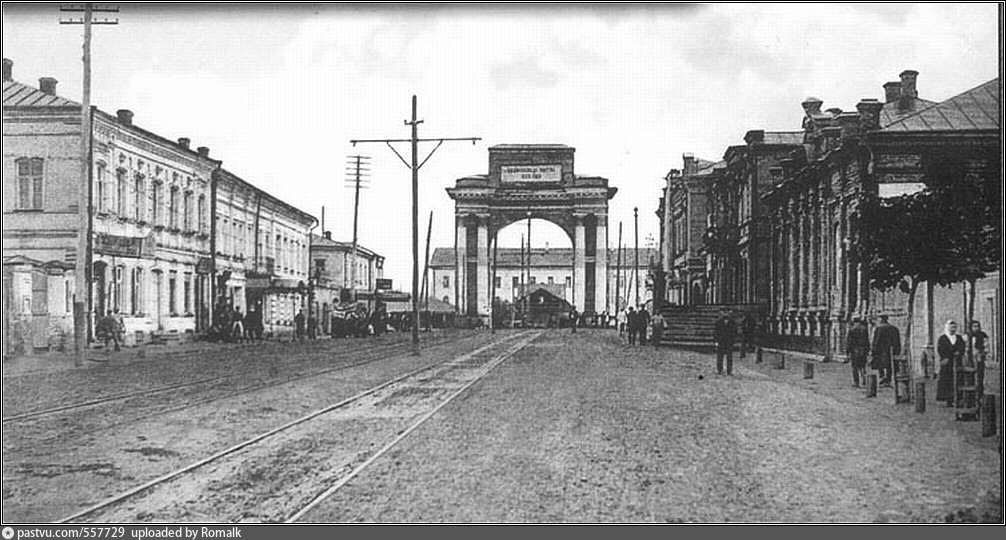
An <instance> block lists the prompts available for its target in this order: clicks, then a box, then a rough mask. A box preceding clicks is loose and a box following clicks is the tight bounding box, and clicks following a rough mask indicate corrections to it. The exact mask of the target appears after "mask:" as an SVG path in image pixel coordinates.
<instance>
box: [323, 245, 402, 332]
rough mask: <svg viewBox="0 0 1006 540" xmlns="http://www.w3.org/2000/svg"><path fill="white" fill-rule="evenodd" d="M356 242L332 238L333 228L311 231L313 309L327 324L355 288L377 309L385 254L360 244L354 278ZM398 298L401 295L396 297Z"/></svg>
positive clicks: (365, 302)
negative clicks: (320, 232) (313, 232)
mask: <svg viewBox="0 0 1006 540" xmlns="http://www.w3.org/2000/svg"><path fill="white" fill-rule="evenodd" d="M352 269H353V243H352V242H340V241H338V240H332V233H331V231H325V232H324V233H323V234H322V235H317V234H313V235H311V279H312V280H313V285H314V306H313V309H314V311H315V312H316V313H318V314H319V321H320V323H321V324H322V325H323V327H327V326H328V321H329V319H330V317H331V314H332V313H333V312H334V311H338V310H339V308H340V306H341V307H345V306H346V305H347V302H349V301H350V300H351V299H352V297H353V294H352V293H354V292H355V296H356V300H357V302H358V303H360V305H366V306H367V308H368V309H373V308H374V307H375V306H374V300H375V299H376V295H375V291H376V290H377V285H378V282H377V280H379V279H382V278H383V277H384V256H383V255H379V254H377V253H375V252H374V251H372V250H370V249H367V248H366V247H364V246H361V245H359V244H357V246H356V275H355V281H354V278H353V271H352ZM396 298H398V297H396Z"/></svg>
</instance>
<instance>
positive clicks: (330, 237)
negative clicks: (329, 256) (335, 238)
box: [325, 231, 332, 240]
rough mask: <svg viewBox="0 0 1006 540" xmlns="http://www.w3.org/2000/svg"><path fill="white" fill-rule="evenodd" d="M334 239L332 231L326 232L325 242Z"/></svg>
mask: <svg viewBox="0 0 1006 540" xmlns="http://www.w3.org/2000/svg"><path fill="white" fill-rule="evenodd" d="M331 239H332V231H325V240H331Z"/></svg>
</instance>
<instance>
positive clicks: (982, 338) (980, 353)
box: [968, 321, 989, 403]
mask: <svg viewBox="0 0 1006 540" xmlns="http://www.w3.org/2000/svg"><path fill="white" fill-rule="evenodd" d="M968 339H969V340H971V347H972V350H973V351H974V357H975V360H976V364H975V368H976V372H975V376H976V378H977V381H976V382H977V385H978V388H977V390H978V402H979V403H981V400H982V396H984V395H985V361H986V360H987V359H988V341H989V335H988V334H986V333H985V331H984V330H982V323H980V322H978V321H971V332H970V334H969V335H968Z"/></svg>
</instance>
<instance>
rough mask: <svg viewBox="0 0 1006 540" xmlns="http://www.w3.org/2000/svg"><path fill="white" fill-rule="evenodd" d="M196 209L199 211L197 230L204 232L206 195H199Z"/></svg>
mask: <svg viewBox="0 0 1006 540" xmlns="http://www.w3.org/2000/svg"><path fill="white" fill-rule="evenodd" d="M197 211H198V212H199V232H200V233H201V234H206V195H200V196H199V205H198V208H197Z"/></svg>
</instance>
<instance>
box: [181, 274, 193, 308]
mask: <svg viewBox="0 0 1006 540" xmlns="http://www.w3.org/2000/svg"><path fill="white" fill-rule="evenodd" d="M183 287H184V289H183V290H182V305H183V306H184V307H185V313H192V274H188V273H187V274H185V280H184V282H183Z"/></svg>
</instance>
